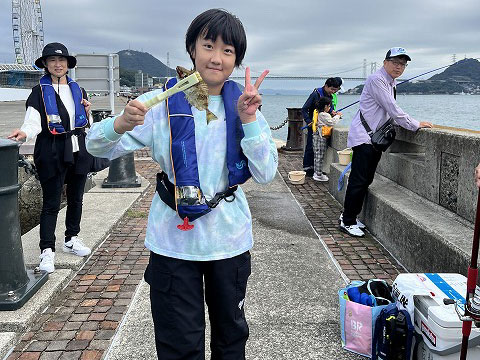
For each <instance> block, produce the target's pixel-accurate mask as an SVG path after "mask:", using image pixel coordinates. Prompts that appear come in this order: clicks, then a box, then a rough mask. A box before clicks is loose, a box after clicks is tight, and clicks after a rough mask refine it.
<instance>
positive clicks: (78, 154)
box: [9, 43, 93, 273]
mask: <svg viewBox="0 0 480 360" xmlns="http://www.w3.org/2000/svg"><path fill="white" fill-rule="evenodd" d="M76 64H77V59H76V58H75V57H73V56H71V55H70V54H69V53H68V50H67V48H66V47H65V45H63V44H60V43H50V44H47V45H46V46H45V47H44V48H43V51H42V56H41V57H39V58H38V59H37V60H36V61H35V65H36V66H37V67H39V68H41V69H45V75H44V76H43V77H42V78H41V79H40V84H38V85H36V86H35V87H34V88H33V89H32V93H31V94H30V96H29V97H28V99H27V102H26V109H27V111H26V114H25V120H24V123H23V125H22V127H21V128H20V129H16V130H14V131H13V132H12V134H11V135H10V136H9V138H10V139H13V140H16V141H24V140H30V139H33V138H35V137H36V141H35V150H34V155H33V156H34V162H35V166H36V167H37V171H38V175H39V180H40V184H41V186H42V192H43V206H42V212H41V215H40V251H41V254H40V270H44V271H47V272H49V273H51V272H53V271H54V269H55V266H54V264H55V228H56V223H57V216H58V212H59V210H60V201H61V195H62V190H63V185H64V184H66V185H67V188H66V194H67V213H66V218H65V225H66V231H65V242H64V244H63V246H62V248H63V251H64V252H67V253H72V254H74V255H78V256H86V255H89V254H90V252H91V250H90V249H89V248H88V247H87V246H85V245H84V244H83V243H82V240H81V239H80V238H79V237H78V236H77V235H78V233H79V232H80V219H81V216H82V202H83V192H84V187H85V182H86V179H87V173H88V172H89V171H90V168H91V166H92V163H93V157H92V156H91V155H90V154H89V153H88V152H87V151H86V149H85V127H86V126H87V125H89V112H90V103H89V102H88V101H87V94H86V92H85V90H84V89H83V88H80V86H79V85H78V84H77V83H76V82H75V81H73V80H72V79H70V78H69V77H68V76H67V72H68V69H71V68H74V67H75V65H76Z"/></svg>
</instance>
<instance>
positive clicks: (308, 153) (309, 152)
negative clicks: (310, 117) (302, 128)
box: [303, 126, 315, 174]
mask: <svg viewBox="0 0 480 360" xmlns="http://www.w3.org/2000/svg"><path fill="white" fill-rule="evenodd" d="M307 130H308V132H307V143H306V144H305V151H304V153H303V170H304V171H307V170H309V172H311V173H312V174H313V163H314V157H315V156H314V152H313V131H312V127H311V126H309V127H308V128H307Z"/></svg>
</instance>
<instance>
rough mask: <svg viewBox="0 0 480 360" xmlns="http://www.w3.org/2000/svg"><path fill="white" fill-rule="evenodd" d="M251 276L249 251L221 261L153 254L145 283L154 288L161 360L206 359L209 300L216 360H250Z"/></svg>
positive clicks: (153, 296) (156, 342)
mask: <svg viewBox="0 0 480 360" xmlns="http://www.w3.org/2000/svg"><path fill="white" fill-rule="evenodd" d="M250 272H251V259H250V252H249V251H247V252H245V253H243V254H240V255H238V256H235V257H233V258H230V259H224V260H215V261H188V260H180V259H175V258H170V257H165V256H161V255H157V254H155V253H153V252H151V253H150V262H149V264H148V267H147V269H146V271H145V281H146V282H147V283H148V284H149V285H150V302H151V308H152V317H153V323H154V328H155V345H156V348H157V356H158V359H160V360H203V359H205V312H204V309H205V307H204V298H205V302H206V304H207V307H208V314H209V319H210V325H211V341H210V347H211V353H212V356H211V358H212V360H241V359H245V344H246V342H247V339H248V334H249V332H248V325H247V322H246V320H245V312H244V307H243V304H244V301H245V293H246V289H247V280H248V277H249V275H250ZM204 289H205V294H204Z"/></svg>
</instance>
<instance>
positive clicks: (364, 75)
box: [230, 59, 401, 81]
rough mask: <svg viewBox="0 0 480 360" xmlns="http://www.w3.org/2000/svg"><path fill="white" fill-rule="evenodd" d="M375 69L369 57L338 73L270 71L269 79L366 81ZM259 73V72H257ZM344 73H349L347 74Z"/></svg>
mask: <svg viewBox="0 0 480 360" xmlns="http://www.w3.org/2000/svg"><path fill="white" fill-rule="evenodd" d="M368 65H370V72H369V73H367V71H368ZM360 69H361V70H363V71H362V75H361V76H358V75H356V76H355V75H352V73H353V72H355V71H357V72H358V70H360ZM375 71H377V62H371V63H370V64H368V63H367V59H363V64H362V65H361V66H358V67H355V68H353V69H349V70H344V71H339V72H336V73H332V74H329V75H283V74H282V75H280V74H274V73H270V74H268V80H326V79H328V78H331V77H337V76H339V77H341V78H342V79H343V80H352V81H365V80H366V79H367V76H368V75H367V74H373V73H374V72H375ZM255 73H258V74H255ZM260 74H261V72H257V71H252V74H251V76H250V78H252V79H257V78H258V77H259V76H260ZM342 74H349V75H347V76H345V75H343V76H342ZM230 79H237V80H238V79H245V75H244V74H241V73H240V72H239V73H237V74H236V73H235V72H234V73H233V75H232V76H230ZM400 81H401V80H400Z"/></svg>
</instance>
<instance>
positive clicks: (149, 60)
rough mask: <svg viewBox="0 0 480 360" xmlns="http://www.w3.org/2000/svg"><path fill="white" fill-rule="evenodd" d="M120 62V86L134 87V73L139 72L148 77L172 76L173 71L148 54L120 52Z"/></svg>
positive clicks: (129, 51)
mask: <svg viewBox="0 0 480 360" xmlns="http://www.w3.org/2000/svg"><path fill="white" fill-rule="evenodd" d="M117 54H118V57H119V62H120V85H126V86H133V85H135V73H136V72H137V71H138V70H141V71H142V72H143V73H145V74H148V75H150V76H158V77H163V76H172V75H173V74H175V70H174V69H171V68H169V67H168V66H167V65H165V64H164V63H162V62H161V61H160V60H158V59H157V58H156V57H154V56H153V55H151V54H149V53H148V52H141V51H135V50H121V51H119V52H118V53H117Z"/></svg>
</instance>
